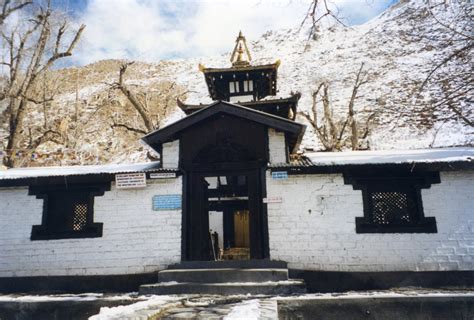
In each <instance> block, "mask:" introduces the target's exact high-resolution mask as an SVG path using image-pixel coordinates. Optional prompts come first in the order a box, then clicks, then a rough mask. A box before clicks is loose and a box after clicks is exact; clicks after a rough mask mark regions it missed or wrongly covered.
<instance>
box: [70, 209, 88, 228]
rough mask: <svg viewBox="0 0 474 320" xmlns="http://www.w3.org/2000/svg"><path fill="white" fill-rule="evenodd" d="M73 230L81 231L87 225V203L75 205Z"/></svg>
mask: <svg viewBox="0 0 474 320" xmlns="http://www.w3.org/2000/svg"><path fill="white" fill-rule="evenodd" d="M73 207H74V212H73V222H72V230H74V231H81V230H84V228H85V227H86V225H87V203H74V204H73Z"/></svg>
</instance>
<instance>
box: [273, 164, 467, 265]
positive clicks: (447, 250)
mask: <svg viewBox="0 0 474 320" xmlns="http://www.w3.org/2000/svg"><path fill="white" fill-rule="evenodd" d="M440 175H441V183H440V184H433V185H432V186H431V188H430V189H422V201H423V207H424V214H425V216H426V217H435V218H436V222H437V229H438V232H437V233H431V234H423V233H412V234H411V233H403V234H400V233H398V234H397V233H393V234H391V233H385V234H368V233H365V234H358V233H356V225H355V218H356V217H362V216H363V215H364V214H363V203H362V192H361V191H359V190H353V188H352V186H351V185H344V181H343V176H342V174H318V175H290V176H289V177H288V179H286V180H275V179H272V178H271V176H270V174H269V173H268V174H267V196H268V197H281V198H282V202H281V203H269V204H268V205H267V206H268V227H269V240H270V257H271V259H273V260H283V261H287V262H288V266H289V267H290V268H292V269H301V270H321V271H350V272H353V271H365V272H380V271H446V270H474V262H473V261H474V259H473V256H474V245H473V240H474V214H473V213H474V211H473V210H474V209H473V208H474V193H473V186H474V172H472V171H459V172H441V174H440Z"/></svg>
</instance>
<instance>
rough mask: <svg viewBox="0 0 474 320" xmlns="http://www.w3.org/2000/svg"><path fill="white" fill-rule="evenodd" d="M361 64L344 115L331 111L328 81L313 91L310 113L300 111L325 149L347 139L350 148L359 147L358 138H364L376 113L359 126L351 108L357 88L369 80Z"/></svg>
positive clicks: (333, 148) (336, 148)
mask: <svg viewBox="0 0 474 320" xmlns="http://www.w3.org/2000/svg"><path fill="white" fill-rule="evenodd" d="M363 68H364V64H363V63H362V64H361V66H360V68H359V70H358V72H357V75H356V79H355V83H354V86H353V87H352V94H351V97H350V99H349V103H348V105H347V114H346V116H345V117H344V118H337V117H336V116H335V115H334V112H333V108H332V106H331V102H330V98H329V84H328V83H327V82H322V83H320V84H319V85H318V86H317V89H316V90H315V91H314V92H313V94H312V98H313V103H312V108H311V111H312V115H309V114H308V113H305V112H300V113H299V114H300V115H302V116H303V117H304V118H306V120H307V121H308V122H309V124H310V125H311V126H312V127H313V130H314V132H315V134H316V137H317V138H318V140H319V141H320V142H321V144H322V145H323V147H324V150H325V151H340V150H342V148H344V147H345V146H346V144H347V143H349V144H350V146H351V148H352V150H358V149H360V143H361V141H362V140H364V139H366V138H367V136H368V134H369V131H370V124H371V122H372V120H373V119H374V117H375V114H376V113H375V112H371V113H370V115H369V116H368V117H367V118H366V119H365V124H364V125H363V126H362V125H360V124H359V123H358V122H357V120H356V117H355V115H356V113H355V111H354V105H355V102H356V99H357V94H358V91H359V88H360V87H361V86H362V85H364V84H365V83H367V82H368V78H367V72H366V71H364V69H363ZM319 98H320V99H321V103H322V117H321V119H319V116H318V114H319V110H318V109H321V108H318V105H319V100H318V99H319Z"/></svg>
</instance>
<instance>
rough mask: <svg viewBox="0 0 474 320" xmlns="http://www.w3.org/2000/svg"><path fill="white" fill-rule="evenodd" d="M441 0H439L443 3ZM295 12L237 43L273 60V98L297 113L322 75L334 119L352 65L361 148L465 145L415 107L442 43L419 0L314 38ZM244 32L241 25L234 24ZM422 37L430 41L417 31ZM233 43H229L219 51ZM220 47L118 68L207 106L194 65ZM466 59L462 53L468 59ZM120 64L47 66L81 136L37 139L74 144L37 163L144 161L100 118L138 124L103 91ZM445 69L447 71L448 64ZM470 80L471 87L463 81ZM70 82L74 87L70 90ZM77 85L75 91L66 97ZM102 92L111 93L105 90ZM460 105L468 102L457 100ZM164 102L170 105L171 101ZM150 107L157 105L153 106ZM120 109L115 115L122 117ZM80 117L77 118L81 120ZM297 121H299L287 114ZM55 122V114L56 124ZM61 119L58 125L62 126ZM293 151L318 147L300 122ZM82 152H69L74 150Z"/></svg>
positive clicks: (464, 131) (151, 88)
mask: <svg viewBox="0 0 474 320" xmlns="http://www.w3.org/2000/svg"><path fill="white" fill-rule="evenodd" d="M448 2H449V1H448ZM450 2H452V3H451V4H450V5H447V6H440V7H437V8H436V9H433V10H435V11H436V12H435V13H436V15H439V16H440V17H442V18H443V19H444V20H445V21H449V20H450V19H456V18H457V17H455V16H453V14H454V13H453V12H454V11H455V10H453V9H452V7H450V6H456V5H457V4H456V1H450ZM300 22H301V21H298V20H297V19H296V18H295V28H294V29H288V30H271V31H268V32H266V33H265V34H263V35H262V36H261V37H260V38H259V39H247V40H248V41H249V47H250V50H251V53H252V56H253V59H254V60H253V61H252V64H260V63H268V62H274V61H275V60H277V59H280V60H281V65H280V68H279V73H278V89H279V93H278V96H282V97H284V96H288V95H289V94H290V93H291V92H294V91H299V92H301V93H302V98H301V100H300V102H299V110H300V111H303V112H309V111H310V110H311V105H312V99H311V93H312V91H313V90H315V89H316V86H317V84H318V83H320V82H322V81H327V82H328V83H329V91H330V98H331V103H332V105H333V106H334V117H335V118H336V119H337V118H342V117H345V115H346V113H347V104H348V101H349V98H350V95H351V92H352V86H353V84H354V79H355V73H356V72H357V70H358V69H359V67H360V65H361V63H364V69H365V70H366V71H367V72H368V79H369V81H368V83H366V84H364V85H363V86H361V88H360V89H359V95H358V98H357V100H356V103H355V111H356V118H359V120H360V121H363V119H364V117H366V115H367V114H370V113H372V112H376V117H375V120H374V122H373V123H372V124H371V125H370V127H371V131H370V134H369V136H368V137H367V142H366V145H367V146H368V147H369V148H370V149H373V150H380V149H414V148H427V147H448V146H466V145H473V144H474V128H473V127H472V126H470V125H468V124H466V123H465V122H463V121H460V119H458V118H457V117H456V115H455V114H453V113H452V112H451V111H450V109H449V108H443V106H441V107H438V108H436V109H434V110H431V111H430V112H426V110H425V109H426V108H424V109H423V108H421V107H420V105H423V104H430V103H433V101H437V100H440V99H441V97H442V96H443V89H442V88H441V87H440V88H438V87H436V85H434V86H432V87H431V89H430V90H427V91H425V92H424V93H423V97H422V98H421V99H420V97H418V98H415V95H414V93H415V92H417V90H418V88H419V86H420V84H421V83H422V82H423V80H424V79H425V77H426V75H427V73H428V72H429V70H431V68H433V65H434V61H439V60H440V59H442V58H443V57H444V56H445V55H446V54H447V53H448V50H452V48H447V47H446V46H445V45H444V42H442V41H437V40H430V39H431V38H436V37H437V38H441V39H443V38H447V37H449V36H450V35H449V30H448V29H446V28H442V27H441V26H440V25H439V24H438V23H437V22H436V21H435V20H434V18H433V15H432V14H431V13H430V12H428V11H427V10H426V4H425V1H424V0H411V1H408V0H401V1H400V3H398V4H396V5H394V6H392V7H391V8H389V9H388V10H387V11H386V12H384V13H382V14H381V15H380V16H378V17H376V18H374V19H373V20H371V21H369V22H367V23H365V24H363V25H359V26H352V27H343V26H340V25H334V26H332V27H329V28H324V29H322V31H321V32H319V33H318V34H317V36H316V37H315V38H311V39H308V34H307V32H305V30H306V28H305V27H303V28H302V30H299V24H300ZM242 29H243V32H244V33H245V26H242ZM426 34H429V35H430V36H431V38H430V37H425V36H424V35H426ZM232 47H233V43H229V50H230V49H232ZM229 58H230V53H226V54H223V55H221V56H217V57H205V58H200V59H198V58H196V59H186V60H172V61H160V62H157V63H155V64H149V63H136V64H134V65H133V66H131V67H130V70H129V72H128V73H127V76H126V78H127V83H128V84H130V85H134V86H135V88H137V90H142V91H148V92H149V93H150V94H153V93H154V92H155V93H156V92H157V90H159V88H160V84H162V83H164V82H166V83H176V84H177V88H178V91H179V92H177V93H176V94H177V95H181V96H182V98H183V99H184V100H186V102H188V103H199V102H201V103H208V102H210V100H209V97H208V93H207V88H206V85H205V82H204V78H203V75H202V73H200V72H199V71H198V64H199V63H202V64H204V65H205V66H206V67H229V66H230V62H229ZM468 58H470V57H468ZM120 64H121V61H114V60H107V61H100V62H97V63H94V64H91V65H88V66H85V67H81V68H70V69H63V70H59V71H57V74H58V78H60V79H61V82H62V86H61V88H60V92H61V94H60V95H59V96H57V97H56V102H55V104H56V106H57V108H58V111H55V112H54V113H55V114H56V115H58V116H60V118H61V119H64V118H68V117H71V116H70V115H71V114H72V113H73V111H71V110H74V108H75V106H77V103H78V101H80V108H79V110H80V115H79V117H80V119H82V120H83V122H85V123H86V125H85V127H84V128H82V131H81V132H82V133H81V134H80V135H79V134H78V135H76V136H75V138H76V139H77V140H78V141H75V142H74V144H71V145H69V146H61V145H57V144H54V143H48V144H45V145H44V146H43V147H42V149H41V150H40V151H41V152H42V153H47V152H48V151H57V150H62V151H59V152H63V151H67V150H69V149H74V151H73V153H74V157H69V156H68V155H67V152H65V154H66V155H65V156H62V158H61V159H60V160H57V159H56V160H55V159H52V158H48V159H49V160H48V161H47V164H77V163H97V162H130V161H132V162H133V161H138V160H144V159H145V154H146V150H144V148H143V146H141V145H140V144H139V142H138V141H137V139H138V138H139V137H140V136H141V135H140V134H137V133H131V132H125V131H124V132H120V130H117V129H115V130H112V129H111V127H110V125H108V124H110V117H112V116H117V114H119V113H120V112H122V114H121V115H120V116H119V118H120V119H121V120H122V121H124V122H127V121H132V122H133V123H134V125H135V126H138V125H139V119H138V116H137V115H136V114H135V113H134V111H133V109H131V108H130V107H128V108H127V103H126V100H125V99H124V98H123V97H121V96H120V94H119V93H117V92H114V93H111V91H110V87H109V86H108V85H107V83H112V82H113V81H116V79H117V77H118V70H119V67H120ZM462 67H463V66H462V65H447V66H446V67H445V69H444V72H445V73H446V72H448V73H449V72H450V70H451V69H452V70H453V72H454V71H456V69H459V68H462ZM449 68H451V69H449ZM468 85H470V86H472V84H468ZM76 88H77V90H76ZM76 91H77V94H76ZM111 95H112V96H111ZM467 101H469V99H467ZM173 104H174V103H173ZM461 106H462V112H463V114H464V115H465V116H467V117H468V118H470V119H472V118H473V115H474V105H473V104H472V102H471V103H468V102H465V101H464V102H462V103H461ZM154 107H155V108H158V109H159V108H160V107H161V106H159V105H157V106H154ZM123 112H125V113H123ZM180 117H184V114H183V113H182V112H181V111H180V110H179V109H178V108H175V109H174V110H171V111H170V112H169V113H167V118H166V120H165V121H164V122H163V123H162V125H165V124H167V123H170V122H173V121H175V120H177V119H179V118H180ZM41 118H42V116H41V110H40V109H38V110H36V111H33V113H32V116H31V118H30V120H29V121H30V124H31V125H32V126H33V125H35V124H37V123H38V122H41V121H42V120H41ZM84 119H86V120H84ZM297 120H298V121H300V122H303V123H304V122H305V120H304V118H303V117H301V116H299V117H298V118H297ZM57 121H60V120H57ZM70 123H71V121H69V122H68V123H67V124H66V126H68V125H69V126H71V124H70ZM301 149H302V150H304V149H307V150H319V149H321V145H320V144H319V143H318V140H317V138H316V137H315V135H314V133H313V132H312V129H311V126H308V128H307V131H306V135H305V137H304V139H303V143H302V145H301ZM87 153H88V154H89V156H87V157H84V156H78V154H79V155H82V154H87ZM41 163H42V162H41V161H38V160H36V161H29V162H28V161H27V162H25V165H38V164H41Z"/></svg>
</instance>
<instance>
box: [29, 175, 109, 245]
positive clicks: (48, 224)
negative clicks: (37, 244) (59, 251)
mask: <svg viewBox="0 0 474 320" xmlns="http://www.w3.org/2000/svg"><path fill="white" fill-rule="evenodd" d="M109 190H110V183H95V184H84V185H82V184H81V185H74V184H73V185H47V186H30V188H29V192H28V194H29V195H35V196H36V198H37V199H43V212H42V218H41V224H40V225H34V226H33V227H32V230H31V238H30V239H31V240H54V239H75V238H98V237H102V229H103V223H98V222H94V198H95V197H97V196H102V195H104V193H105V191H109ZM58 194H59V195H61V196H62V197H61V200H59V201H62V203H61V202H59V206H61V205H63V208H65V209H64V210H67V212H66V211H63V212H59V214H63V213H65V214H67V216H66V217H63V221H62V222H63V223H62V224H59V223H55V222H54V221H51V219H54V218H56V219H57V217H58V211H55V210H57V207H58V202H56V203H55V204H53V203H52V201H53V199H55V198H56V197H57V196H58ZM68 194H69V197H68ZM77 199H81V200H86V202H82V203H83V204H84V203H86V205H87V212H86V223H85V226H84V227H83V228H81V230H74V218H75V213H74V209H73V208H74V201H75V200H77ZM54 201H58V200H57V198H56V200H54ZM66 208H68V209H66ZM65 222H66V223H65Z"/></svg>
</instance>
